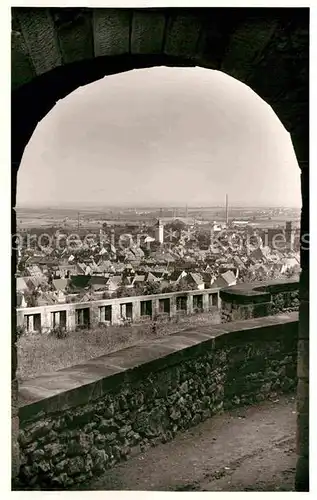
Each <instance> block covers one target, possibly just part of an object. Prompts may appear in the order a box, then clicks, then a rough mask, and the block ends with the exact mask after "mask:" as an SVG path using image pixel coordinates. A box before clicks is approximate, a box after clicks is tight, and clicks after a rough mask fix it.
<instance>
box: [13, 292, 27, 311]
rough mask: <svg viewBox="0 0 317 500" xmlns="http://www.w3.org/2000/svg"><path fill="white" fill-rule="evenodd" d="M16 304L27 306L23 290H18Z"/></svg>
mask: <svg viewBox="0 0 317 500" xmlns="http://www.w3.org/2000/svg"><path fill="white" fill-rule="evenodd" d="M16 305H17V307H27V303H26V300H25V297H24V294H23V292H17V298H16Z"/></svg>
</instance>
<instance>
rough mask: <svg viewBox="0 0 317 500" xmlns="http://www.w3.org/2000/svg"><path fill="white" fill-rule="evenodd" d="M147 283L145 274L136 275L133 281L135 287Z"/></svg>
mask: <svg viewBox="0 0 317 500" xmlns="http://www.w3.org/2000/svg"><path fill="white" fill-rule="evenodd" d="M144 283H145V274H136V275H135V276H134V278H133V280H132V285H133V286H140V285H144Z"/></svg>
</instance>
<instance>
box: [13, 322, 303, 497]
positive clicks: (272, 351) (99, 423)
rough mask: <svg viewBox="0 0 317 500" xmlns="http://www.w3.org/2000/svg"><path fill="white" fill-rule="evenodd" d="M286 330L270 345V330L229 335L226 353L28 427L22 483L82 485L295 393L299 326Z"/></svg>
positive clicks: (213, 352) (203, 355)
mask: <svg viewBox="0 0 317 500" xmlns="http://www.w3.org/2000/svg"><path fill="white" fill-rule="evenodd" d="M289 325H290V326H289V329H288V330H287V329H284V328H282V327H280V329H279V330H274V331H275V333H274V338H273V339H272V336H271V334H270V332H269V330H263V335H262V336H261V337H260V338H258V337H255V338H254V337H252V333H249V334H248V332H247V331H246V332H244V337H243V338H242V339H241V338H237V339H235V337H234V333H232V335H233V336H232V337H231V342H230V343H229V344H226V345H225V346H224V347H218V348H217V344H210V345H209V349H207V350H206V349H205V350H201V351H195V352H196V355H195V356H193V357H189V358H188V359H183V361H182V362H181V363H179V364H178V365H177V366H174V365H171V366H169V365H168V364H167V365H166V366H165V365H164V366H165V367H164V368H163V369H162V370H160V369H158V371H156V372H155V371H153V372H152V373H151V374H150V376H149V377H148V378H147V379H145V380H142V379H139V380H136V379H135V377H133V383H131V384H130V383H129V381H128V380H126V381H125V384H124V385H122V386H119V387H117V388H116V389H115V390H113V391H112V392H110V393H107V394H106V395H105V397H102V398H99V399H96V400H94V401H91V402H89V403H87V404H85V405H81V406H77V407H75V408H73V409H71V408H70V409H68V410H66V411H61V412H55V413H52V414H50V415H49V416H46V417H45V418H43V417H40V418H39V419H38V420H36V421H25V422H23V423H22V429H21V433H20V443H21V451H22V456H21V463H22V467H21V471H20V479H21V483H23V484H31V483H32V484H34V485H35V484H36V485H38V486H40V487H41V488H44V487H48V486H49V485H53V484H58V485H59V486H61V487H67V486H70V485H72V484H77V483H78V484H79V483H80V482H84V481H85V480H88V478H89V477H90V476H91V474H98V471H101V470H105V469H106V468H108V467H112V466H113V465H114V464H116V463H118V462H120V461H121V460H127V459H128V457H129V456H133V455H135V454H136V453H139V452H141V451H145V450H146V449H147V448H148V447H149V446H155V445H156V444H157V443H159V442H167V441H169V440H170V439H172V437H173V436H175V434H176V433H178V432H181V431H183V430H185V429H188V428H190V427H191V426H194V425H197V424H198V423H199V422H201V421H203V420H205V419H206V418H210V417H211V416H212V415H214V414H216V413H219V412H221V411H223V409H229V408H232V407H236V406H240V405H244V404H253V403H256V402H258V401H262V400H263V399H265V398H268V397H270V396H272V395H276V394H278V393H279V392H288V391H293V390H294V388H295V387H296V336H297V328H296V326H297V325H296V323H290V324H289ZM251 331H252V330H251ZM249 332H250V331H249ZM288 337H292V338H293V341H292V342H290V341H289V340H287V341H286V339H287V338H288ZM206 366H209V369H208V370H206ZM175 373H177V378H178V384H177V385H176V386H175V383H174V382H175V380H174V377H173V375H175ZM162 386H163V387H164V390H163V391H162ZM159 388H161V389H159ZM137 403H142V404H140V405H138V404H137ZM87 416H89V419H90V421H89V419H88V421H87ZM81 418H82V420H81ZM78 422H81V423H82V424H81V425H78ZM92 423H93V424H94V425H92ZM54 429H59V431H58V432H56V430H54ZM85 477H86V479H85Z"/></svg>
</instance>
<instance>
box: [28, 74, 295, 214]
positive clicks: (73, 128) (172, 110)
mask: <svg viewBox="0 0 317 500" xmlns="http://www.w3.org/2000/svg"><path fill="white" fill-rule="evenodd" d="M226 193H228V195H229V202H230V203H231V204H235V203H236V204H245V205H284V206H300V204H301V199H300V175H299V168H298V166H297V162H296V158H295V154H294V151H293V147H292V144H291V140H290V136H289V134H288V133H287V132H286V131H285V129H284V128H283V126H282V125H281V123H280V122H279V120H278V118H277V117H276V115H275V114H274V112H273V111H272V109H271V108H270V107H269V106H268V105H267V104H266V103H265V102H264V101H262V100H261V99H260V98H259V97H258V96H257V95H256V94H255V93H254V92H253V91H252V90H251V89H250V88H248V87H247V86H245V85H244V84H242V83H240V82H239V81H237V80H235V79H233V78H231V77H229V76H227V75H225V74H224V73H221V72H218V71H212V70H207V69H202V68H165V67H160V68H151V69H141V70H134V71H129V72H128V73H122V74H119V75H114V76H108V77H105V78H104V79H102V80H99V81H97V82H95V83H93V84H90V85H88V86H86V87H80V88H79V89H77V90H76V91H75V92H73V93H72V94H70V95H69V96H68V97H67V98H65V99H63V100H61V101H59V102H58V103H57V104H56V106H55V107H54V108H53V109H52V111H51V112H50V113H49V114H48V115H47V116H46V117H45V118H44V119H43V120H42V122H41V123H40V124H39V125H38V127H37V128H36V130H35V132H34V134H33V137H32V139H31V140H30V142H29V144H28V146H27V148H26V150H25V152H24V156H23V160H22V164H21V167H20V170H19V176H18V206H35V205H44V206H48V205H49V206H53V205H54V206H55V205H57V206H58V205H60V206H68V205H69V204H74V205H78V206H79V207H80V206H85V205H90V204H91V205H93V204H94V205H104V206H105V205H116V204H122V203H127V204H129V205H131V206H137V205H142V204H156V205H159V206H160V205H162V206H163V205H166V204H171V205H181V204H182V205H183V204H186V203H187V204H188V205H189V206H190V205H196V206H197V205H200V204H202V205H203V204H205V205H206V204H207V205H209V206H211V205H215V204H219V203H224V199H225V194H226Z"/></svg>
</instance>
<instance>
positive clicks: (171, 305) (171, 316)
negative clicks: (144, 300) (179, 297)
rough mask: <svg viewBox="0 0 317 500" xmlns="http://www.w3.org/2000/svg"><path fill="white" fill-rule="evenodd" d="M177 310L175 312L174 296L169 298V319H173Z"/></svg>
mask: <svg viewBox="0 0 317 500" xmlns="http://www.w3.org/2000/svg"><path fill="white" fill-rule="evenodd" d="M176 314H177V310H176V296H175V295H172V297H171V298H170V318H173V317H174V316H176Z"/></svg>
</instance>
